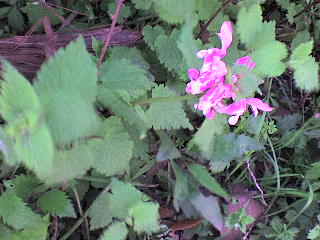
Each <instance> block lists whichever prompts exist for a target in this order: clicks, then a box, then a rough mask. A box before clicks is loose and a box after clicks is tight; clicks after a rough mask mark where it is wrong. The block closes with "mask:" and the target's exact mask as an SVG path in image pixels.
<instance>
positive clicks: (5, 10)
mask: <svg viewBox="0 0 320 240" xmlns="http://www.w3.org/2000/svg"><path fill="white" fill-rule="evenodd" d="M11 9H12V7H1V8H0V19H2V18H6V17H7V16H8V14H7V13H8V12H10V10H11Z"/></svg>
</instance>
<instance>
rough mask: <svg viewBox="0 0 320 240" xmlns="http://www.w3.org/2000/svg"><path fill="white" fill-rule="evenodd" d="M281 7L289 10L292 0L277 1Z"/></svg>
mask: <svg viewBox="0 0 320 240" xmlns="http://www.w3.org/2000/svg"><path fill="white" fill-rule="evenodd" d="M276 2H277V3H278V4H279V6H280V7H281V8H283V9H286V10H287V9H288V8H289V5H290V0H276Z"/></svg>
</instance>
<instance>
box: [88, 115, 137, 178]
mask: <svg viewBox="0 0 320 240" xmlns="http://www.w3.org/2000/svg"><path fill="white" fill-rule="evenodd" d="M101 135H102V136H103V139H94V140H92V141H91V142H92V144H91V145H90V147H91V149H92V153H93V154H94V161H93V167H94V168H95V169H96V170H97V171H99V172H100V173H103V174H105V175H106V176H112V175H116V174H120V173H123V172H124V171H125V170H127V169H128V168H129V162H130V160H131V158H132V154H133V152H132V151H133V150H132V149H133V142H132V140H131V139H130V137H129V134H128V132H127V131H126V129H125V128H124V126H123V124H122V122H121V120H120V118H117V117H109V118H107V119H106V120H104V122H103V124H102V133H101Z"/></svg>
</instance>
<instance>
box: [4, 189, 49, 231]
mask: <svg viewBox="0 0 320 240" xmlns="http://www.w3.org/2000/svg"><path fill="white" fill-rule="evenodd" d="M0 216H1V218H2V221H3V222H4V223H5V224H7V225H9V226H11V227H13V228H14V229H17V230H21V229H34V228H37V227H38V226H42V225H45V224H46V221H44V220H42V219H41V217H40V215H38V214H35V213H34V212H32V210H31V209H30V208H28V207H27V206H26V203H24V202H23V201H22V199H21V198H19V197H17V196H16V195H15V194H14V193H13V192H11V191H8V190H7V191H5V192H3V193H2V194H1V196H0Z"/></svg>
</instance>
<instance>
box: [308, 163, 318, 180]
mask: <svg viewBox="0 0 320 240" xmlns="http://www.w3.org/2000/svg"><path fill="white" fill-rule="evenodd" d="M306 177H307V178H308V179H312V180H315V179H318V178H320V162H316V163H313V164H312V165H311V168H310V169H308V171H307V172H306Z"/></svg>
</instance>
